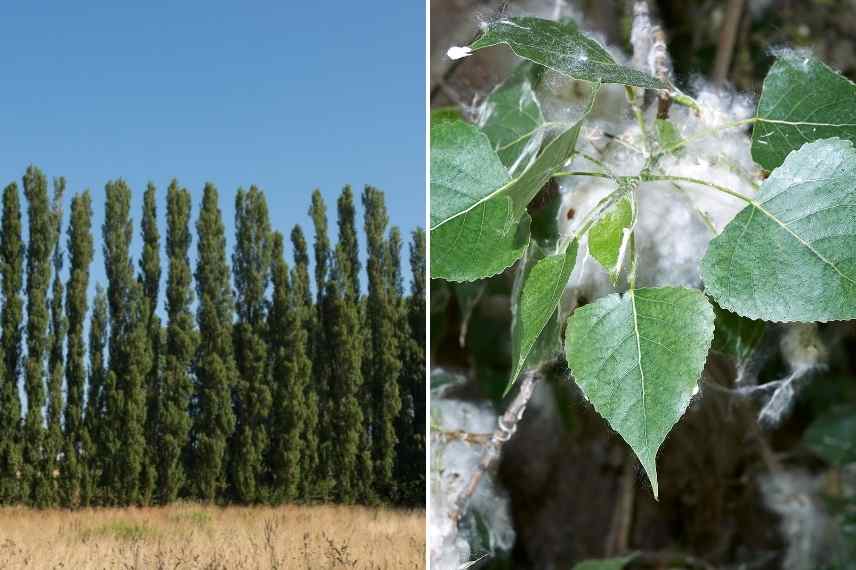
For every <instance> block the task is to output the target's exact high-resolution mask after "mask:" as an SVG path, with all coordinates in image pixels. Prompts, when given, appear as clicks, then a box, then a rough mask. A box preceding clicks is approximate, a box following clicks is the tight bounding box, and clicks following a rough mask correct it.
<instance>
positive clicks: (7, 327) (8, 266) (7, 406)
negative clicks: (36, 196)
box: [0, 182, 24, 504]
mask: <svg viewBox="0 0 856 570" xmlns="http://www.w3.org/2000/svg"><path fill="white" fill-rule="evenodd" d="M0 263H2V265H0V271H2V292H3V297H2V299H3V309H2V316H0V319H2V323H3V325H2V326H3V332H2V336H0V350H2V358H3V368H2V371H0V380H2V384H0V502H2V504H10V503H13V502H15V501H18V500H19V499H20V498H21V494H20V493H21V489H20V484H19V480H18V473H19V471H20V470H21V468H22V465H21V433H20V428H21V425H20V424H21V398H20V396H19V394H18V379H19V377H20V372H21V342H22V337H23V328H22V324H21V323H22V322H23V308H24V301H23V299H22V298H21V288H22V287H23V282H24V279H23V270H24V243H23V241H22V238H21V201H20V197H19V195H18V185H17V184H15V183H14V182H13V183H12V184H9V185H8V186H6V188H5V189H4V190H3V217H2V220H0Z"/></svg>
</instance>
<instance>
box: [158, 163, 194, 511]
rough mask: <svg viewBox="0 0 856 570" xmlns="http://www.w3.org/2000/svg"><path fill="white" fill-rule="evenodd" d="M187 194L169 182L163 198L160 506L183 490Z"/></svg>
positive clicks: (188, 353)
mask: <svg viewBox="0 0 856 570" xmlns="http://www.w3.org/2000/svg"><path fill="white" fill-rule="evenodd" d="M190 209H191V201H190V192H188V191H187V189H186V188H180V187H179V186H178V183H177V182H176V181H175V180H173V181H172V183H171V184H170V185H169V190H168V193H167V206H166V217H167V230H166V232H167V233H166V251H167V255H168V257H169V276H168V277H167V288H166V312H167V318H168V319H169V321H168V324H167V333H166V337H167V338H166V350H165V358H164V367H163V382H162V384H161V407H160V412H159V417H160V439H159V445H158V448H159V450H160V456H159V462H158V465H159V468H158V487H159V489H160V500H161V502H162V503H170V502H172V501H174V500H175V499H176V497H178V493H179V491H180V490H181V488H182V486H183V485H184V481H185V470H184V464H183V461H182V458H183V457H184V456H185V452H186V446H187V437H188V434H189V432H190V415H189V413H188V410H189V406H190V397H191V394H192V391H193V380H192V378H191V375H190V367H191V364H192V360H193V353H194V349H195V347H194V341H195V339H194V334H193V315H192V313H191V312H190V305H191V303H192V302H193V290H192V289H191V278H192V275H191V271H190V258H189V251H190V242H191V241H192V237H191V234H190Z"/></svg>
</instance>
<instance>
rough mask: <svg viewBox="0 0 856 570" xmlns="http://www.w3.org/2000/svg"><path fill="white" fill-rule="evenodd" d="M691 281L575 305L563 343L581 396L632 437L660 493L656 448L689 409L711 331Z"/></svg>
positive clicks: (706, 308) (706, 306)
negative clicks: (689, 286) (687, 286)
mask: <svg viewBox="0 0 856 570" xmlns="http://www.w3.org/2000/svg"><path fill="white" fill-rule="evenodd" d="M713 320H714V317H713V309H712V308H711V306H710V303H709V302H708V301H707V299H706V298H705V297H704V295H703V294H702V293H701V292H700V291H697V290H695V289H685V288H677V287H662V288H649V289H636V290H631V291H628V292H627V293H626V294H624V295H623V296H620V295H618V294H613V295H608V296H606V297H602V298H600V299H598V300H597V301H595V302H594V303H591V304H590V305H585V306H583V307H581V308H579V309H577V310H576V311H575V312H574V314H573V315H571V317H570V319H568V326H567V329H566V331H565V351H566V355H567V358H568V365H569V367H570V369H571V372H572V373H573V375H574V379H575V380H576V382H577V384H578V385H579V387H580V389H581V390H582V391H583V394H584V395H585V397H586V398H587V399H588V400H589V401H590V402H591V403H592V405H593V406H594V408H595V410H596V411H597V412H598V413H599V414H600V415H601V416H603V417H604V418H605V419H606V420H607V422H609V425H610V426H611V427H612V429H614V430H615V431H616V432H618V434H619V435H621V437H622V438H624V440H625V441H626V442H627V443H628V444H629V445H630V447H631V448H632V449H633V452H634V453H635V454H636V456H637V457H638V458H639V461H640V462H641V463H642V467H643V468H644V469H645V472H646V473H647V475H648V479H649V480H650V481H651V487H652V489H653V492H654V497H655V498H656V497H657V495H658V492H659V491H658V485H657V465H656V457H657V450H658V449H659V448H660V446H661V445H662V443H663V441H664V440H665V439H666V436H667V435H668V433H669V431H670V430H671V429H672V427H673V426H674V425H675V423H677V421H678V419H680V417H681V416H682V415H683V413H684V411H686V408H687V405H688V404H689V401H690V398H691V397H692V394H693V392H694V390H695V389H696V387H697V381H698V378H699V376H700V375H701V372H702V370H703V368H704V364H705V361H706V359H707V353H708V350H709V348H710V343H711V340H712V339H713Z"/></svg>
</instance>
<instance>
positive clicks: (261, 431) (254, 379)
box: [231, 186, 271, 502]
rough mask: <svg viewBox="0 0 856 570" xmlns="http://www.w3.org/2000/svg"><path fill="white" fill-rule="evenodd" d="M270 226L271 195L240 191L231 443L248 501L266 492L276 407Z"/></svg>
mask: <svg viewBox="0 0 856 570" xmlns="http://www.w3.org/2000/svg"><path fill="white" fill-rule="evenodd" d="M270 260H271V229H270V221H269V220H268V210H267V201H266V200H265V197H264V194H263V193H262V192H261V191H260V190H259V189H258V188H256V187H255V186H252V187H251V188H250V190H249V191H247V192H245V191H244V190H243V189H239V190H238V193H237V195H236V196H235V252H234V254H233V255H232V267H233V272H234V277H235V292H236V294H237V297H236V299H235V301H236V302H235V308H236V312H237V315H238V319H237V323H236V325H235V333H234V335H235V336H234V343H235V362H236V363H237V365H238V372H239V375H240V376H239V381H238V387H237V388H238V389H237V391H236V398H235V401H236V419H237V424H236V429H235V435H234V438H233V440H232V449H231V460H232V465H231V475H232V483H233V484H234V486H235V492H236V493H237V496H238V497H239V498H240V499H241V500H243V501H246V502H254V501H257V500H258V499H260V498H261V494H260V493H261V491H262V489H261V484H262V482H263V481H262V478H263V474H264V458H265V455H266V453H267V447H268V443H269V441H268V432H267V426H266V423H267V417H268V414H270V408H271V390H270V384H269V382H268V376H267V374H268V366H267V364H268V362H267V359H268V356H267V344H266V342H265V339H266V337H267V332H266V320H265V318H266V303H265V291H267V287H268V283H269V282H270Z"/></svg>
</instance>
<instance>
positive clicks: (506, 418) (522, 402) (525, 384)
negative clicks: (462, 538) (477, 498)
mask: <svg viewBox="0 0 856 570" xmlns="http://www.w3.org/2000/svg"><path fill="white" fill-rule="evenodd" d="M539 376H540V374H539V372H538V371H537V370H527V371H526V372H524V373H523V377H522V379H521V380H520V388H519V390H518V392H517V395H516V396H514V399H513V400H512V401H511V403H510V404H509V405H508V407H507V408H506V409H505V413H503V414H502V415H501V416H500V417H499V419H498V420H497V422H496V429H495V430H494V432H493V434H492V435H491V437H490V440H489V441H488V442H487V444H485V447H484V449H483V450H482V455H481V460H479V464H478V466H477V467H476V470H475V472H473V474H472V475H471V476H470V480H469V481H468V482H467V484H466V485H465V486H464V488H463V489H462V490H461V492H460V493H459V494H458V497H457V498H456V499H455V508H454V509H452V513H451V517H452V520H453V521H455V523H457V522H458V521H460V520H461V517H462V516H463V514H464V512H465V511H466V507H467V502H468V501H469V500H470V497H472V496H473V494H474V493H475V492H476V488H478V485H479V481H481V478H482V476H483V475H484V474H485V472H487V470H488V469H490V467H491V465H493V464H494V462H495V461H496V460H497V459H499V453H500V451H501V450H502V445H503V444H504V443H505V442H506V441H508V440H509V439H511V436H513V435H514V433H515V432H516V431H517V425H518V423H519V422H520V419H521V418H522V417H523V413H524V412H525V411H526V404H528V403H529V399H530V398H531V397H532V393H533V392H534V391H535V383H536V382H537V380H538V378H539Z"/></svg>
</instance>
